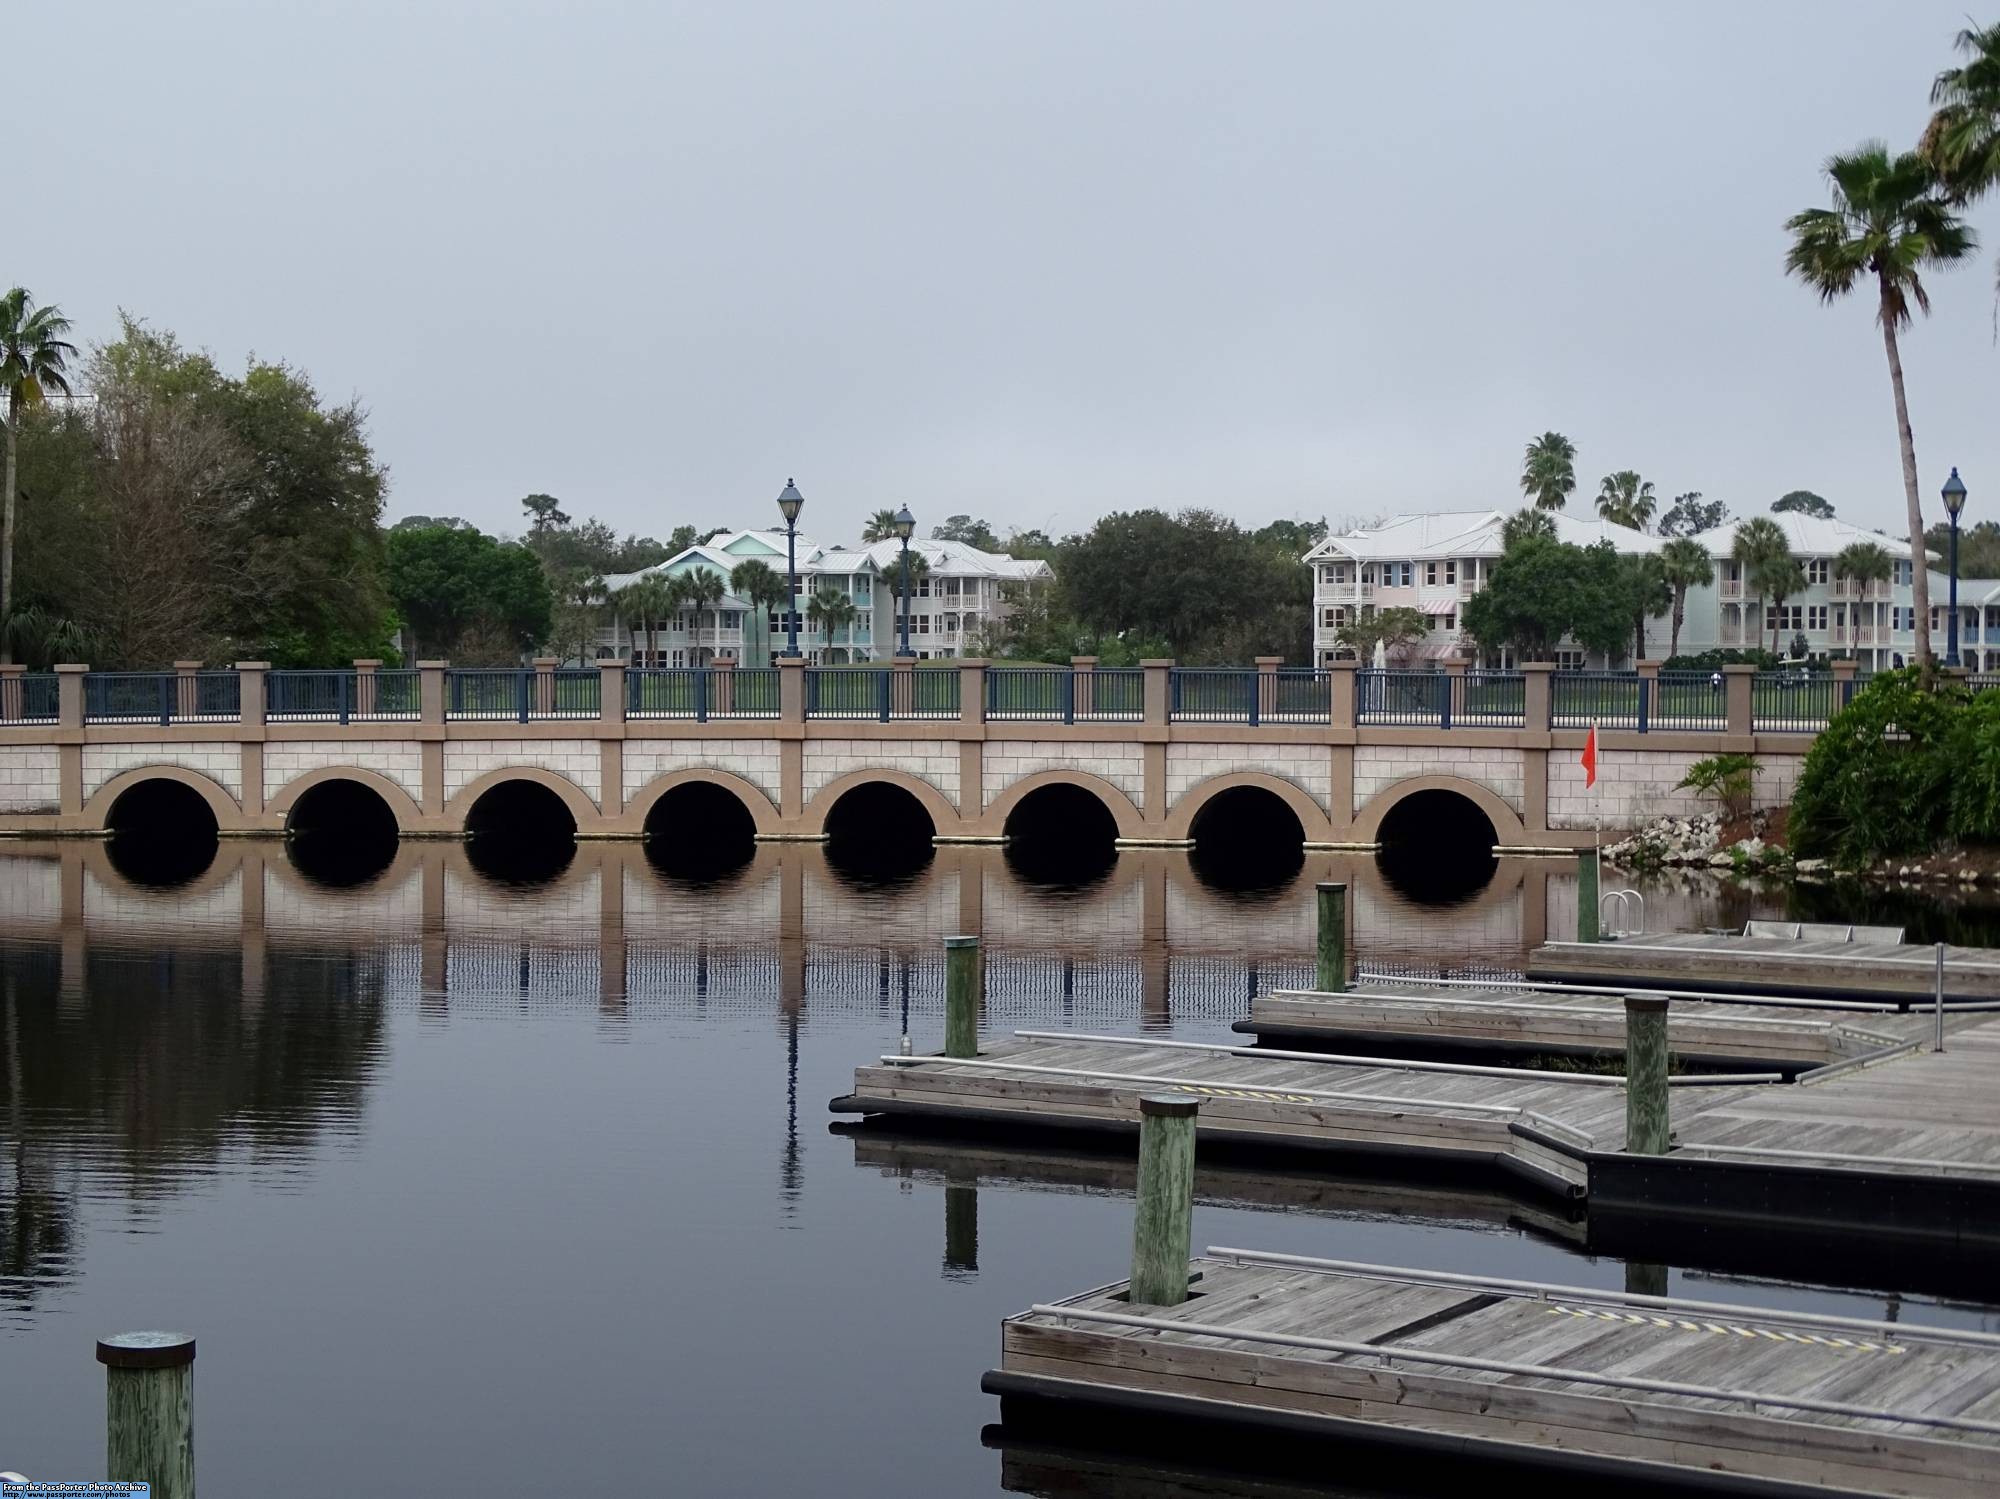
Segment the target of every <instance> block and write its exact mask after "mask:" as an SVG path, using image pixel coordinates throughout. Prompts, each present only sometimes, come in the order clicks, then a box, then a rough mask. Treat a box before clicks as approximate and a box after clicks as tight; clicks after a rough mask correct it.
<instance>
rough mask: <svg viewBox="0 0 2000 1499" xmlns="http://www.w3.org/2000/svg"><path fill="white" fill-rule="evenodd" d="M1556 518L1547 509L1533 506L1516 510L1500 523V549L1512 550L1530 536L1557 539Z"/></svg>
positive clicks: (1504, 550)
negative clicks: (1538, 508) (1537, 508)
mask: <svg viewBox="0 0 2000 1499" xmlns="http://www.w3.org/2000/svg"><path fill="white" fill-rule="evenodd" d="M1555 535H1556V518H1555V517H1554V516H1553V515H1551V514H1549V512H1548V511H1546V510H1536V509H1533V508H1532V507H1529V508H1523V509H1520V510H1516V511H1515V512H1514V513H1513V514H1512V515H1510V516H1508V517H1507V519H1506V520H1504V521H1502V522H1501V523H1500V550H1501V551H1503V552H1511V551H1513V550H1514V548H1515V547H1517V546H1519V545H1520V544H1521V543H1522V542H1524V541H1526V540H1527V539H1528V538H1529V537H1530V536H1546V537H1547V538H1548V539H1549V540H1551V541H1553V540H1555Z"/></svg>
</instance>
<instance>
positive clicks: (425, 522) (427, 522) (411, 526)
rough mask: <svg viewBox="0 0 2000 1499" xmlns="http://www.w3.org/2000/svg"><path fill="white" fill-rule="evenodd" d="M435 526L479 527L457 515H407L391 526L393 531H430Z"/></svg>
mask: <svg viewBox="0 0 2000 1499" xmlns="http://www.w3.org/2000/svg"><path fill="white" fill-rule="evenodd" d="M433 526H446V527H449V528H450V529H451V530H454V531H473V530H477V529H478V528H477V527H476V526H474V525H473V524H472V522H471V521H469V520H462V519H460V518H459V517H458V516H456V515H406V516H404V517H403V518H402V519H401V520H399V521H397V522H396V523H395V524H394V525H393V526H391V527H389V529H390V530H391V531H428V530H430V529H431V527H433Z"/></svg>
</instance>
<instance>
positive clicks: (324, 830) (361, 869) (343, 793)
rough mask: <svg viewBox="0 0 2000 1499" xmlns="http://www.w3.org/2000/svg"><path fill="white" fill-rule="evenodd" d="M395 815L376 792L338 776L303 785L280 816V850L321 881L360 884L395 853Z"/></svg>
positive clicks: (377, 873) (307, 875)
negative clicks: (282, 820)
mask: <svg viewBox="0 0 2000 1499" xmlns="http://www.w3.org/2000/svg"><path fill="white" fill-rule="evenodd" d="M397 832H398V830H397V827H396V814H395V813H394V812H393V811H392V810H390V807H389V803H388V802H387V801H385V800H383V797H382V793H381V792H379V791H377V790H376V789H375V788H374V787H372V786H368V785H364V784H363V783H362V782H360V781H356V780H349V779H346V778H345V777H339V778H335V779H331V780H325V781H321V782H319V783H318V784H316V785H313V786H308V787H307V788H306V789H305V790H304V791H302V792H300V793H299V799H298V800H297V801H296V802H294V803H293V804H292V810H291V812H290V814H289V815H287V817H286V818H285V833H286V839H285V852H286V853H287V855H289V856H290V858H291V861H292V865H293V867H294V868H296V869H297V870H298V871H299V873H300V874H302V875H304V876H306V878H308V879H310V880H312V881H314V882H315V883H316V884H321V885H360V884H365V883H367V882H368V881H369V880H372V879H374V878H375V877H376V876H377V875H379V874H380V873H382V871H383V870H385V869H387V868H388V867H389V865H390V864H391V863H393V862H394V860H395V858H396V837H397Z"/></svg>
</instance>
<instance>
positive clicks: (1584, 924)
mask: <svg viewBox="0 0 2000 1499" xmlns="http://www.w3.org/2000/svg"><path fill="white" fill-rule="evenodd" d="M1576 940H1577V941H1579V942H1595V941H1597V940H1598V929H1597V850H1596V849H1594V848H1587V849H1585V850H1583V852H1581V853H1579V854H1578V855H1577V856H1576Z"/></svg>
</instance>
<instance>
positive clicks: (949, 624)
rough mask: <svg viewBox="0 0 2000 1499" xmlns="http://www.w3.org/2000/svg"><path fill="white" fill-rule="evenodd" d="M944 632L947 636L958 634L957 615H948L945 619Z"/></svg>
mask: <svg viewBox="0 0 2000 1499" xmlns="http://www.w3.org/2000/svg"><path fill="white" fill-rule="evenodd" d="M944 632H945V634H947V635H956V634H957V633H958V616H957V615H956V614H947V615H946V616H945V617H944Z"/></svg>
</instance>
